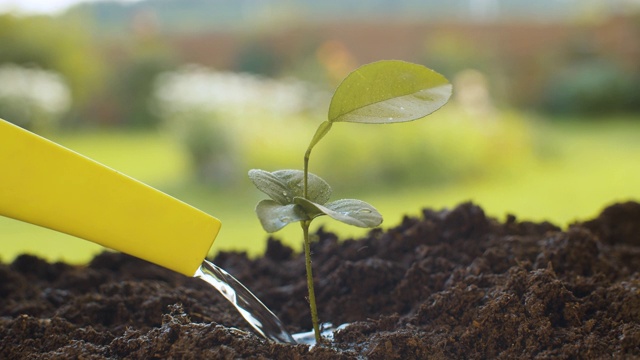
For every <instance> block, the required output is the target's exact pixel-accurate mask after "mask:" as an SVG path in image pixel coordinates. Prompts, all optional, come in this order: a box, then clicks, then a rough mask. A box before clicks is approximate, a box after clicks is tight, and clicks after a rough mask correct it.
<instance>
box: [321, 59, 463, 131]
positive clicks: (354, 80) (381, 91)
mask: <svg viewBox="0 0 640 360" xmlns="http://www.w3.org/2000/svg"><path fill="white" fill-rule="evenodd" d="M450 96H451V84H449V81H448V80H447V79H446V78H445V77H444V76H442V75H440V74H438V73H437V72H435V71H433V70H431V69H429V68H427V67H424V66H422V65H418V64H412V63H408V62H404V61H399V60H383V61H378V62H374V63H371V64H367V65H363V66H361V67H359V68H358V69H356V70H355V71H354V72H352V73H351V74H349V75H348V76H347V77H346V78H345V79H344V80H343V81H342V83H341V84H340V85H339V86H338V88H337V89H336V91H335V93H334V94H333V98H332V99H331V105H330V106H329V122H338V121H344V122H357V123H370V124H386V123H395V122H404V121H412V120H417V119H420V118H422V117H425V116H427V115H429V114H431V113H433V112H434V111H436V110H438V109H439V108H440V107H442V106H443V105H444V104H446V103H447V101H448V100H449V97H450Z"/></svg>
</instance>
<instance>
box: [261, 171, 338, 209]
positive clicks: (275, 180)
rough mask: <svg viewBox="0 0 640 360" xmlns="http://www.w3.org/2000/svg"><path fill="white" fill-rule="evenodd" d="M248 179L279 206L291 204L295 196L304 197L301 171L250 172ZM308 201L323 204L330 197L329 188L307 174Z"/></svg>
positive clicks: (314, 176)
mask: <svg viewBox="0 0 640 360" xmlns="http://www.w3.org/2000/svg"><path fill="white" fill-rule="evenodd" d="M249 178H250V179H251V181H252V182H253V184H254V185H255V186H256V187H257V188H258V189H259V190H260V191H262V192H263V193H265V194H267V195H269V197H270V198H271V199H273V200H274V201H276V202H277V203H279V204H281V205H286V204H293V199H294V198H295V197H296V196H300V197H302V196H303V195H304V186H303V182H304V173H303V172H302V171H301V170H278V171H274V172H268V171H264V170H256V169H253V170H250V171H249ZM307 186H308V190H307V192H308V198H309V200H311V201H313V202H316V203H319V204H324V203H326V202H327V201H329V198H330V197H331V186H329V184H327V182H326V181H324V180H323V179H322V178H321V177H319V176H317V175H314V174H312V173H309V178H308V185H307Z"/></svg>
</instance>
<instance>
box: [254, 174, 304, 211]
mask: <svg viewBox="0 0 640 360" xmlns="http://www.w3.org/2000/svg"><path fill="white" fill-rule="evenodd" d="M249 179H251V182H253V185H255V186H256V187H257V188H258V190H260V191H262V192H263V193H265V194H267V195H269V197H270V198H272V199H273V200H274V201H276V202H277V203H278V204H280V205H286V204H291V203H292V202H293V198H294V197H295V195H294V194H293V192H292V191H291V190H290V189H289V187H288V186H287V184H286V183H285V182H283V181H282V180H281V179H280V178H279V177H278V176H276V175H274V174H273V173H270V172H268V171H264V170H259V169H252V170H249Z"/></svg>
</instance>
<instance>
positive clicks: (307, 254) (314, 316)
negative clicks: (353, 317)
mask: <svg viewBox="0 0 640 360" xmlns="http://www.w3.org/2000/svg"><path fill="white" fill-rule="evenodd" d="M300 225H301V226H302V234H303V236H304V262H305V266H306V270H307V288H308V290H309V307H310V310H311V322H312V324H313V333H314V334H315V337H316V344H320V342H321V341H322V339H321V337H320V324H319V321H318V309H317V307H316V293H315V291H314V289H313V270H312V266H311V244H310V243H311V241H310V239H309V225H311V221H310V220H307V221H302V222H300Z"/></svg>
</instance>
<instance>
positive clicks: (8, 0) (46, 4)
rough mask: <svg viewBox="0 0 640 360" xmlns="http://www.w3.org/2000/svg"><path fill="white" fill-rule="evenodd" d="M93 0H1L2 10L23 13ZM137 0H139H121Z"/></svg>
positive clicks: (53, 11) (57, 10)
mask: <svg viewBox="0 0 640 360" xmlns="http://www.w3.org/2000/svg"><path fill="white" fill-rule="evenodd" d="M90 1H93V0H0V12H9V11H15V12H18V13H22V14H56V13H60V12H62V11H64V10H65V9H67V8H68V7H69V6H71V5H74V4H77V3H80V2H90ZM120 1H128V2H131V1H137V0H120Z"/></svg>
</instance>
